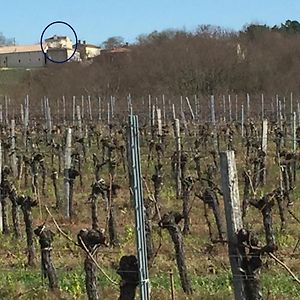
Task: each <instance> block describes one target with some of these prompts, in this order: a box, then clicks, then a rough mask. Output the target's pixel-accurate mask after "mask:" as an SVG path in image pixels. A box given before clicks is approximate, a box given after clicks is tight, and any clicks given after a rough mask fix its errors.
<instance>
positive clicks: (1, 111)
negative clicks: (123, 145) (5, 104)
mask: <svg viewBox="0 0 300 300" xmlns="http://www.w3.org/2000/svg"><path fill="white" fill-rule="evenodd" d="M0 123H1V124H2V123H3V108H2V104H1V105H0Z"/></svg>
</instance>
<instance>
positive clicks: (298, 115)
mask: <svg viewBox="0 0 300 300" xmlns="http://www.w3.org/2000/svg"><path fill="white" fill-rule="evenodd" d="M297 117H298V126H300V103H299V102H298V101H297ZM1 123H2V122H1Z"/></svg>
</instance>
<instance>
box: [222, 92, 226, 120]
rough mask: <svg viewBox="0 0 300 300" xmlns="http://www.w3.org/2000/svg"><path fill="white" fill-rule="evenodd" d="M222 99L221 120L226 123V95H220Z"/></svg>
mask: <svg viewBox="0 0 300 300" xmlns="http://www.w3.org/2000/svg"><path fill="white" fill-rule="evenodd" d="M222 100H223V121H224V123H226V97H225V95H223V97H222Z"/></svg>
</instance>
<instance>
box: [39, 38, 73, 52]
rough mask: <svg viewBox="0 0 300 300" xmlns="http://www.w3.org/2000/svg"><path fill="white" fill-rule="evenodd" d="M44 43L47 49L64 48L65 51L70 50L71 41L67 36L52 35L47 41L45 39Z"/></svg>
mask: <svg viewBox="0 0 300 300" xmlns="http://www.w3.org/2000/svg"><path fill="white" fill-rule="evenodd" d="M45 43H46V44H47V46H48V48H55V49H59V48H65V49H72V48H73V47H72V41H71V40H70V38H69V37H67V36H58V35H54V36H52V37H50V38H48V39H45Z"/></svg>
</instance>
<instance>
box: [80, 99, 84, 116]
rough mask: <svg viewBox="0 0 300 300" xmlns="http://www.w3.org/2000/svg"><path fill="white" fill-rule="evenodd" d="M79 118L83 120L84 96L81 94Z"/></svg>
mask: <svg viewBox="0 0 300 300" xmlns="http://www.w3.org/2000/svg"><path fill="white" fill-rule="evenodd" d="M81 119H82V120H84V96H83V95H81Z"/></svg>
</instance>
